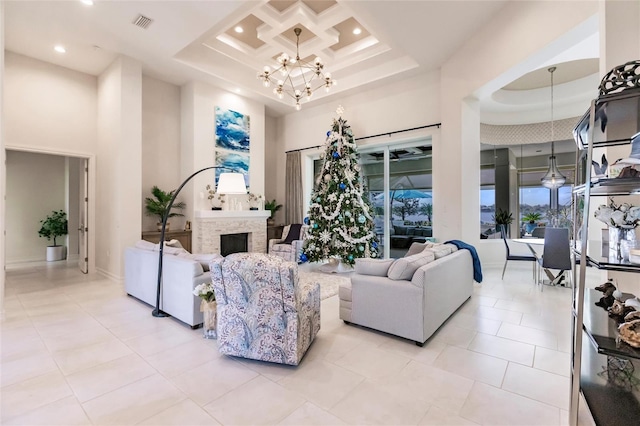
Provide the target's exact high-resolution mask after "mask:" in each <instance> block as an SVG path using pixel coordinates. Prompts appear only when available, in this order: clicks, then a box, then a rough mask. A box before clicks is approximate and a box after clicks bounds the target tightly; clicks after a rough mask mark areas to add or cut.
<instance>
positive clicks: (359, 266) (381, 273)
mask: <svg viewBox="0 0 640 426" xmlns="http://www.w3.org/2000/svg"><path fill="white" fill-rule="evenodd" d="M393 262H394V260H393V259H370V258H362V259H356V265H355V268H354V270H355V272H356V274H360V275H373V276H374V277H386V276H387V272H388V271H389V267H390V266H391V265H392V264H393Z"/></svg>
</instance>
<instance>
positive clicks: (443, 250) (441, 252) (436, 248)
mask: <svg viewBox="0 0 640 426" xmlns="http://www.w3.org/2000/svg"><path fill="white" fill-rule="evenodd" d="M427 244H429V243H427ZM424 250H425V251H429V252H431V253H433V254H434V256H435V258H436V259H440V258H441V257H445V256H448V255H450V254H451V253H453V250H451V247H449V244H431V246H430V247H429V246H427V248H425V249H424Z"/></svg>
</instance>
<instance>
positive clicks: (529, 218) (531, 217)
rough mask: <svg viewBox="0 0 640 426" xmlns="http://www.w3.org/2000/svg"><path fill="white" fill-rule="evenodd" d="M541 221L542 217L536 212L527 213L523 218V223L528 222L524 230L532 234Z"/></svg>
mask: <svg viewBox="0 0 640 426" xmlns="http://www.w3.org/2000/svg"><path fill="white" fill-rule="evenodd" d="M540 219H542V215H541V214H540V213H536V212H531V213H527V214H526V215H524V216H522V221H523V222H527V223H526V225H525V226H524V230H525V231H526V233H527V234H530V233H531V232H532V231H533V230H534V229H535V228H536V226H538V225H537V222H538V221H539V220H540Z"/></svg>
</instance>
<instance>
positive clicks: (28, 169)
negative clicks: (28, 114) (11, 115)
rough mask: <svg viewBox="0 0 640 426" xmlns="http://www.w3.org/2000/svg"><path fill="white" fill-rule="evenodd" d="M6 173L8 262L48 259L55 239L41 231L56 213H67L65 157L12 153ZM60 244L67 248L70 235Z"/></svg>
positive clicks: (59, 242) (62, 238) (60, 239)
mask: <svg viewBox="0 0 640 426" xmlns="http://www.w3.org/2000/svg"><path fill="white" fill-rule="evenodd" d="M34 170H37V171H38V172H37V173H34ZM6 172H7V182H6V188H7V189H6V191H7V206H6V219H5V220H6V223H7V235H6V240H5V241H6V247H5V250H6V262H7V264H11V263H16V262H33V261H42V260H45V258H46V247H47V246H49V245H53V240H51V241H48V240H47V239H46V238H40V237H39V236H38V230H39V229H40V226H41V223H40V221H41V220H43V219H44V218H45V217H47V215H49V214H51V212H52V211H53V210H56V211H57V210H64V211H66V202H65V200H66V193H67V189H66V178H65V175H66V166H65V157H60V156H56V155H45V154H36V153H31V152H20V151H11V150H8V151H7V169H6ZM56 242H57V243H58V244H63V245H66V236H63V237H58V238H57V241H56Z"/></svg>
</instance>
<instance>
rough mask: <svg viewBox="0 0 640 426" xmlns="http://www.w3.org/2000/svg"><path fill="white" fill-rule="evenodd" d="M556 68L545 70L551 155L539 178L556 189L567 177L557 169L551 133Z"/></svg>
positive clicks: (545, 185)
mask: <svg viewBox="0 0 640 426" xmlns="http://www.w3.org/2000/svg"><path fill="white" fill-rule="evenodd" d="M555 70H556V67H551V68H549V69H548V70H547V71H549V73H550V74H551V157H549V170H547V173H545V175H544V176H543V177H542V179H540V181H541V182H542V186H544V187H545V188H549V189H558V188H560V187H561V186H562V185H564V183H565V182H566V180H567V178H566V177H564V175H563V174H562V173H560V170H559V169H558V165H557V164H556V156H555V152H554V140H555V136H554V133H553V72H554V71H555Z"/></svg>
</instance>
